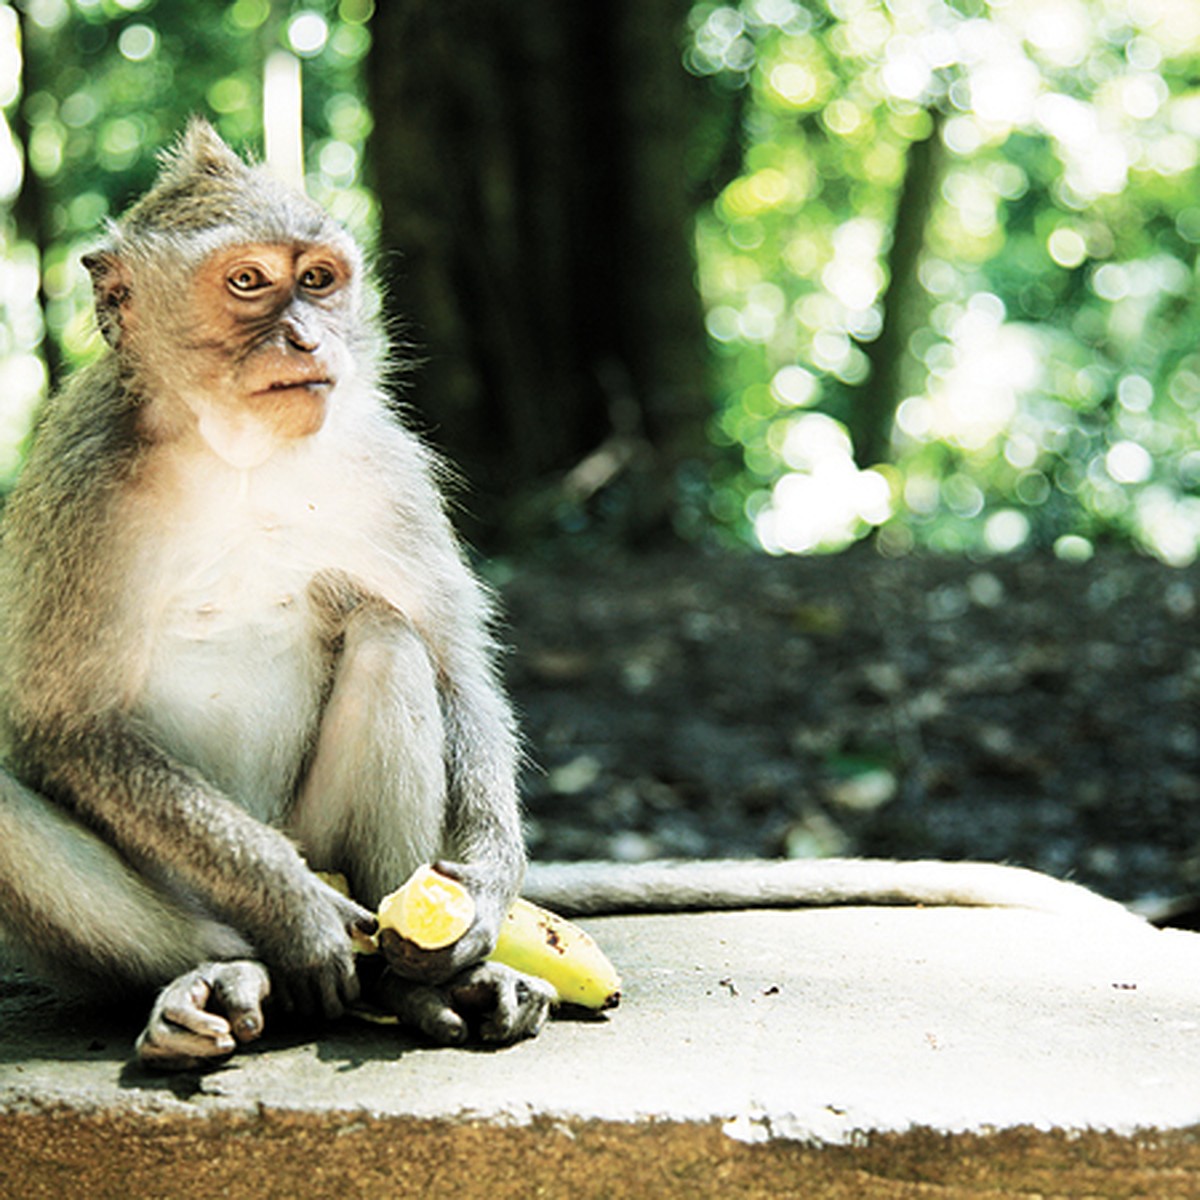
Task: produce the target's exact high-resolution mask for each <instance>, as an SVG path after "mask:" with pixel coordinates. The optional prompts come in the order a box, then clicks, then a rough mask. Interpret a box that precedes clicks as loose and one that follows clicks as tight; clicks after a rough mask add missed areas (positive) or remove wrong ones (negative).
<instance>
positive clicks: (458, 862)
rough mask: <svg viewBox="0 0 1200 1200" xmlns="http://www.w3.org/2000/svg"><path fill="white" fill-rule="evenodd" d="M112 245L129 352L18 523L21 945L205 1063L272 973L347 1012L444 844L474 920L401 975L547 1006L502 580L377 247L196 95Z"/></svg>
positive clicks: (106, 371) (516, 1011)
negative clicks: (442, 435)
mask: <svg viewBox="0 0 1200 1200" xmlns="http://www.w3.org/2000/svg"><path fill="white" fill-rule="evenodd" d="M84 262H85V265H86V267H87V269H88V270H89V272H90V273H91V277H92V281H93V286H94V291H95V301H96V313H97V318H98V322H99V326H100V330H101V332H102V333H103V336H104V338H105V340H106V341H107V343H108V346H107V348H106V350H105V352H104V354H103V356H102V357H101V358H100V359H99V360H98V361H97V362H95V363H94V364H93V365H91V366H89V367H87V368H85V369H84V370H82V371H80V372H79V373H78V374H77V375H76V376H75V377H74V378H73V379H72V380H71V381H70V383H69V384H68V386H67V387H66V388H65V390H64V391H63V392H62V393H61V394H59V395H57V396H56V397H54V398H53V399H52V400H51V401H50V402H49V403H48V404H47V406H46V408H45V410H44V411H43V413H42V414H41V416H40V420H39V424H38V428H37V432H36V436H35V441H34V446H33V449H32V452H31V454H30V457H29V460H28V463H27V465H26V467H25V469H24V471H23V473H22V476H21V479H20V481H19V482H18V484H17V487H16V489H15V491H14V492H13V494H12V496H11V497H10V499H9V501H8V504H7V506H6V509H5V512H4V517H3V534H2V536H3V542H2V552H0V652H2V654H3V660H2V661H3V668H2V677H0V731H2V733H0V736H2V739H3V757H4V761H5V763H6V764H7V771H4V772H2V773H0V928H2V929H3V931H4V935H5V940H6V942H7V943H8V944H10V945H11V946H13V947H15V948H16V949H17V951H18V952H19V953H22V954H23V956H24V957H26V958H27V959H29V960H31V961H32V963H33V965H34V966H35V967H41V968H43V969H45V970H46V971H49V972H52V973H54V974H56V975H58V976H59V977H62V978H65V979H66V980H67V981H68V983H70V984H73V985H76V986H79V987H84V988H89V989H99V990H105V989H107V990H108V991H110V992H112V991H115V992H117V993H119V994H128V993H130V992H136V991H139V990H148V991H153V990H155V989H160V990H159V994H158V999H157V1000H156V1001H155V1002H154V1005H153V1008H152V1011H151V1015H150V1019H149V1023H148V1025H147V1027H146V1029H145V1031H144V1032H143V1034H142V1035H141V1037H140V1039H139V1042H138V1053H139V1055H140V1057H141V1059H142V1060H143V1061H145V1062H147V1063H151V1064H161V1065H167V1066H180V1065H192V1064H196V1063H201V1062H204V1061H206V1060H209V1059H213V1058H220V1057H222V1056H224V1055H227V1054H228V1053H229V1052H230V1051H232V1050H233V1049H234V1048H235V1047H236V1045H237V1044H238V1043H240V1042H245V1041H248V1040H250V1039H252V1038H254V1037H256V1036H258V1034H259V1032H260V1031H261V1030H262V1028H263V1012H262V1005H263V1001H264V1000H265V999H266V998H267V996H268V994H269V995H270V997H271V999H272V1002H273V1003H274V1004H276V1005H278V1006H280V1007H281V1008H283V1009H285V1010H295V1011H296V1012H298V1013H300V1014H312V1015H316V1016H325V1017H334V1016H337V1015H338V1014H340V1013H341V1012H343V1010H345V1008H346V1007H347V1006H348V1005H350V1004H351V1003H353V1002H354V1001H355V1000H356V998H358V996H359V994H360V989H361V988H362V987H363V986H364V981H363V979H362V978H361V975H362V974H363V973H362V972H360V971H359V970H358V969H356V960H355V955H354V952H353V950H352V944H351V934H352V931H354V930H356V929H358V930H367V931H369V930H370V929H371V928H373V923H374V919H373V915H372V914H373V909H374V908H375V906H376V905H377V904H378V901H379V900H380V898H381V897H382V896H383V895H384V894H385V893H386V892H387V891H390V890H391V889H393V888H395V887H396V886H398V885H399V884H400V883H402V882H403V881H404V879H405V878H406V877H407V876H408V874H409V873H410V872H411V871H412V869H413V868H415V867H416V866H417V865H419V864H420V863H422V862H427V861H433V860H442V862H443V869H445V870H446V871H447V872H449V873H451V874H453V875H454V876H456V877H457V878H459V879H460V880H461V881H462V882H463V883H464V884H466V886H467V887H468V889H469V890H470V892H471V893H472V896H473V898H474V900H475V904H476V909H477V917H476V921H475V924H474V926H473V927H472V929H471V930H470V931H469V932H468V933H467V935H466V936H465V937H464V938H463V939H462V941H460V942H459V943H457V944H456V945H454V946H453V947H450V948H448V949H446V950H442V951H436V952H429V953H426V954H424V955H417V956H415V958H414V956H411V955H406V956H405V962H404V966H403V970H404V971H405V973H406V976H407V977H403V976H401V975H400V974H399V973H398V972H397V971H396V970H392V969H390V968H389V969H388V970H387V971H385V972H382V973H379V972H376V974H377V975H379V977H378V978H374V979H371V980H370V986H371V988H372V991H373V995H372V997H371V999H372V1000H373V1001H374V1002H375V1003H377V1004H384V1005H386V1006H388V1007H390V1008H392V1009H393V1010H395V1011H397V1012H399V1013H400V1014H401V1015H402V1016H403V1017H404V1018H405V1019H406V1020H407V1021H409V1022H410V1023H411V1024H413V1025H415V1026H416V1027H418V1028H419V1029H421V1030H423V1031H424V1032H425V1033H426V1034H428V1035H429V1036H431V1037H433V1038H434V1039H436V1040H438V1041H441V1042H457V1041H461V1040H462V1039H463V1038H464V1037H465V1036H466V1033H467V1028H468V1017H469V1018H470V1019H471V1020H472V1021H473V1022H474V1024H475V1026H477V1027H478V1029H479V1030H480V1032H481V1034H482V1036H483V1037H484V1038H485V1039H490V1040H495V1041H501V1042H503V1041H511V1040H513V1039H516V1038H520V1037H523V1036H526V1035H528V1034H531V1033H534V1032H536V1031H537V1029H538V1028H539V1027H540V1025H541V1023H542V1022H543V1020H544V1019H545V1016H546V1013H547V1010H548V1006H549V1002H550V998H551V996H552V994H553V993H552V992H551V990H550V989H549V988H548V987H547V986H546V985H544V984H542V983H541V981H539V980H533V979H529V978H526V977H524V976H521V975H518V974H517V973H516V972H513V971H511V970H509V969H507V968H500V967H498V966H496V965H495V964H490V963H483V962H482V960H483V959H484V958H485V957H486V955H487V954H488V953H489V951H490V950H491V948H492V946H493V944H494V942H495V939H496V936H497V933H498V929H499V923H500V921H501V920H502V918H503V915H504V913H505V912H506V911H507V908H508V906H509V904H510V902H511V900H512V899H513V897H514V895H515V894H516V892H517V890H518V888H519V886H520V883H521V879H522V872H523V867H524V857H523V849H522V840H521V831H520V820H519V814H518V806H517V795H516V787H515V776H516V768H517V757H518V750H517V742H516V738H515V735H514V727H513V720H512V717H511V715H510V710H509V706H508V704H507V702H506V700H505V698H504V696H503V694H502V692H501V689H500V687H499V685H498V683H497V678H496V672H495V668H494V662H493V658H494V655H493V646H492V642H491V638H490V636H489V633H488V623H489V606H488V600H487V598H486V596H485V594H484V592H483V590H482V589H481V587H480V585H479V584H478V583H477V582H476V580H475V578H474V577H473V576H472V574H471V572H470V571H469V570H468V568H467V566H466V565H465V563H464V559H463V557H462V555H461V554H460V552H459V549H458V546H457V544H456V542H455V539H454V537H453V535H452V533H451V530H450V526H449V523H448V521H447V518H446V516H445V514H444V511H443V505H442V502H441V499H440V497H439V492H438V489H437V486H436V474H437V472H436V468H435V465H434V463H433V462H432V461H431V459H430V456H429V455H428V454H427V453H426V451H425V450H424V449H423V447H422V446H421V445H420V444H419V443H418V441H417V440H416V439H415V438H414V437H413V436H412V435H411V434H410V433H409V432H407V431H406V430H405V429H404V428H403V427H402V425H401V424H400V423H399V422H398V421H397V420H396V419H395V417H394V416H393V414H392V413H391V412H390V411H389V408H388V405H387V403H386V402H385V400H384V394H383V390H382V377H383V373H384V371H385V370H386V367H387V363H386V358H385V347H384V345H383V337H382V335H381V333H380V321H379V318H378V316H377V315H376V311H375V303H376V302H375V299H374V296H373V294H372V289H371V285H370V283H369V281H368V280H367V279H366V278H365V276H364V270H363V264H362V260H361V255H360V253H359V251H358V249H357V248H356V246H355V245H354V243H353V242H352V240H351V239H350V238H349V237H348V236H347V235H346V234H345V233H344V232H343V231H342V229H341V228H340V227H338V226H337V225H336V224H335V223H334V222H333V221H332V220H331V219H330V218H329V217H328V216H327V215H326V214H325V213H324V212H323V211H322V209H321V208H320V207H318V206H317V205H316V204H314V203H312V202H311V201H309V200H308V199H306V198H305V197H304V196H302V195H301V194H299V193H297V192H295V191H293V190H291V189H289V188H287V187H285V186H283V185H282V184H280V183H278V182H276V181H275V180H274V179H273V178H272V177H271V176H270V175H269V174H268V173H267V172H266V171H265V170H264V169H263V168H261V167H256V166H248V165H247V164H246V163H244V162H243V161H242V160H241V159H240V158H239V157H238V156H236V155H235V154H234V153H233V152H232V151H231V150H229V149H228V147H227V146H226V145H225V144H224V143H223V142H222V141H221V140H220V138H219V137H218V136H217V135H216V133H215V132H214V131H213V130H212V128H211V127H210V126H209V125H207V124H205V123H203V122H200V121H196V122H194V123H193V124H192V125H191V126H190V127H189V129H188V131H187V133H186V134H185V136H184V137H183V138H182V140H181V141H180V143H179V144H178V145H177V146H176V147H175V149H174V150H173V151H171V152H170V153H169V154H167V155H166V156H165V158H164V161H163V166H162V170H161V174H160V176H159V178H158V180H157V182H156V183H155V184H154V186H153V187H152V188H151V190H150V191H149V192H148V193H147V194H146V195H145V196H144V197H143V198H142V199H141V200H140V201H139V202H137V203H136V204H135V205H134V206H133V207H132V208H131V209H130V210H129V211H128V212H127V213H126V214H125V215H124V216H123V217H122V218H121V219H120V220H119V221H117V222H116V223H115V224H113V225H112V226H111V228H110V230H109V239H108V242H107V244H106V245H105V246H104V247H103V248H101V249H98V250H97V251H95V252H94V253H92V254H89V255H88V256H87V257H86V258H85V260H84ZM317 871H339V872H341V873H343V874H344V875H345V876H346V877H347V879H348V880H349V883H350V887H351V893H352V895H353V896H354V897H355V899H354V900H353V901H352V900H348V899H346V898H345V897H343V896H342V895H340V894H339V893H338V892H337V891H335V890H334V889H332V888H331V887H329V886H327V885H326V884H325V883H324V882H322V881H321V880H320V879H319V878H318V877H317V875H316V874H315V873H314V872H317ZM462 997H466V998H467V999H466V1000H465V1001H464V1000H462V999H461V998H462ZM468 1006H469V1007H471V1008H472V1009H474V1008H475V1007H478V1006H482V1008H483V1012H482V1013H481V1014H480V1013H475V1012H470V1013H467V1012H465V1011H463V1010H464V1008H466V1007H468Z"/></svg>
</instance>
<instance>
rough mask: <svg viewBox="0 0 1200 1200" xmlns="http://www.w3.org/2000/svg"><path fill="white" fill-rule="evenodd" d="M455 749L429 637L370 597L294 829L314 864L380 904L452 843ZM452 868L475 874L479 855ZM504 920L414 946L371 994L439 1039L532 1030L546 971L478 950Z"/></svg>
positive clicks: (360, 612) (487, 945) (544, 996)
mask: <svg viewBox="0 0 1200 1200" xmlns="http://www.w3.org/2000/svg"><path fill="white" fill-rule="evenodd" d="M448 758H453V755H452V754H450V753H448V747H447V745H446V732H445V721H444V718H443V706H442V700H441V697H440V696H439V694H438V688H437V677H436V674H435V671H434V668H433V664H432V662H431V661H430V658H429V654H428V653H427V651H426V648H425V645H424V643H423V641H422V640H421V638H420V637H419V636H418V634H417V632H416V631H415V630H414V629H413V628H412V626H411V625H409V624H408V623H407V622H406V621H404V620H403V619H402V618H401V617H400V616H399V615H398V614H396V613H394V612H393V611H391V610H390V609H386V608H384V607H383V606H381V605H372V604H369V603H368V604H365V605H363V606H362V607H361V608H359V609H357V610H356V611H355V612H354V613H353V614H352V615H351V617H350V619H349V621H348V623H347V627H346V630H345V636H344V649H343V652H342V656H341V659H340V661H339V664H338V667H337V672H336V676H335V679H334V686H333V690H332V692H331V694H330V697H329V700H328V703H327V705H326V709H325V713H324V716H323V719H322V722H321V730H320V735H319V738H318V742H317V749H316V754H315V756H314V758H313V762H312V765H311V767H310V769H309V772H308V775H307V777H306V778H305V781H304V785H303V787H302V789H301V792H300V796H299V798H298V801H297V804H296V806H295V809H294V810H293V814H292V817H291V820H290V821H289V832H290V833H291V834H292V836H294V837H295V838H296V839H297V841H298V842H299V843H300V845H301V846H302V848H303V849H304V851H305V853H306V855H307V857H308V859H309V861H310V863H311V864H312V865H313V866H314V867H315V868H318V869H333V870H340V871H342V872H344V873H345V874H346V876H347V878H348V879H349V880H350V884H351V888H352V890H353V892H354V894H355V897H356V898H357V899H359V900H360V901H362V902H364V903H366V904H367V905H369V906H372V907H375V906H377V905H378V903H379V900H380V899H381V898H382V897H383V896H384V895H385V894H386V893H387V892H389V891H391V890H393V889H394V888H396V887H398V886H399V885H400V884H401V883H403V882H404V880H405V879H406V878H407V877H408V876H409V875H410V874H411V873H412V870H413V869H414V868H415V867H416V866H418V865H419V864H421V863H423V862H429V861H430V860H432V859H434V858H435V857H436V856H437V855H438V854H439V852H441V850H442V848H443V837H444V830H445V827H446V824H447V807H448V800H447V779H446V763H447V759H448ZM502 799H503V797H502ZM453 869H454V870H455V871H456V873H459V872H461V874H462V875H463V877H464V879H465V880H466V881H468V883H469V880H470V876H471V872H472V867H471V864H465V865H461V866H459V865H455V866H454V868H453ZM501 915H502V914H501ZM497 920H498V918H497ZM497 928H498V924H497V921H496V920H491V919H489V920H488V921H487V923H486V924H484V925H480V924H478V923H477V926H476V927H473V928H472V929H471V930H470V931H469V932H468V934H467V935H466V936H465V937H464V938H463V939H462V940H461V941H459V942H458V943H456V944H455V945H454V946H453V947H449V948H447V949H446V950H441V951H433V952H422V954H421V961H420V962H419V963H414V962H413V961H412V960H411V959H409V958H406V960H405V962H404V963H403V964H402V967H401V970H402V972H403V975H405V976H415V978H414V977H408V978H402V977H401V974H398V973H396V972H395V971H392V970H389V971H387V972H385V973H384V975H383V976H382V978H381V979H379V980H378V981H374V982H373V983H372V982H371V981H368V988H369V990H370V991H371V992H372V993H373V994H372V996H371V998H372V999H373V1000H374V1001H375V1002H377V1003H379V1004H381V1005H383V1006H385V1007H387V1008H388V1009H390V1010H392V1011H395V1012H396V1013H397V1014H398V1015H399V1016H400V1017H401V1018H402V1019H403V1020H404V1021H405V1022H406V1023H407V1024H411V1025H414V1026H415V1027H417V1028H419V1029H421V1030H422V1031H423V1032H425V1033H426V1034H427V1035H428V1036H430V1037H432V1038H433V1039H434V1040H436V1041H439V1042H442V1043H449V1044H453V1043H456V1042H459V1041H462V1040H463V1039H464V1038H465V1037H466V1036H467V1033H468V1029H469V1028H470V1029H473V1030H475V1031H477V1032H478V1034H479V1036H480V1037H482V1038H483V1039H485V1040H488V1041H495V1042H511V1041H516V1040H517V1039H519V1038H522V1037H528V1036H531V1035H532V1034H534V1033H536V1032H537V1031H538V1030H539V1029H540V1028H541V1027H542V1025H543V1024H544V1022H545V1019H546V1016H547V1013H548V1012H549V1008H550V1002H551V1000H552V998H553V997H552V995H551V994H550V993H548V991H547V989H546V987H545V986H544V985H543V984H542V983H541V981H540V980H532V979H529V978H528V977H526V976H523V975H520V974H518V973H517V972H514V971H511V970H509V969H508V968H498V967H497V965H496V964H494V963H481V962H480V961H479V960H480V959H482V958H484V957H485V956H486V955H487V954H488V953H490V951H491V949H492V946H493V945H494V944H495V931H496V929H497ZM397 965H400V964H397Z"/></svg>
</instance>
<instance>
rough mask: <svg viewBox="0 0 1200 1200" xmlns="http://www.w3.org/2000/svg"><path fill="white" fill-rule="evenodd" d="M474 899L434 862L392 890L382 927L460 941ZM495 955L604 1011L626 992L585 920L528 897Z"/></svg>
mask: <svg viewBox="0 0 1200 1200" xmlns="http://www.w3.org/2000/svg"><path fill="white" fill-rule="evenodd" d="M474 910H475V906H474V902H473V901H472V899H471V895H470V893H469V892H468V891H467V889H466V888H465V887H464V886H463V885H462V884H461V883H459V882H458V880H456V879H450V878H448V877H447V876H445V875H442V874H440V873H439V872H437V871H435V870H434V869H433V868H432V867H430V866H423V867H418V868H417V870H416V871H415V872H414V873H413V874H412V876H411V877H410V878H409V879H408V881H407V882H406V883H405V884H404V885H403V886H401V887H400V888H397V890H396V891H394V892H392V893H391V895H389V896H385V897H384V899H383V901H382V902H381V903H380V906H379V927H380V928H381V929H394V930H395V931H396V932H397V933H399V934H400V936H401V937H405V938H408V939H409V940H410V941H412V942H415V943H416V944H417V945H418V946H420V947H422V948H423V949H425V950H436V949H440V948H442V947H444V946H449V945H452V944H453V943H454V942H456V941H457V940H458V939H459V938H460V937H462V935H463V934H464V933H466V931H467V930H468V929H469V928H470V926H471V922H472V920H474ZM490 958H491V961H493V962H499V963H504V964H505V965H506V966H509V967H512V968H513V969H514V970H516V971H522V972H524V973H525V974H526V975H536V976H538V977H539V978H541V979H544V980H545V981H546V982H547V983H549V984H550V985H551V986H552V987H553V988H554V990H555V991H556V992H557V993H558V999H559V1003H561V1004H574V1005H578V1006H579V1007H581V1008H591V1009H596V1010H602V1009H607V1008H615V1007H616V1005H617V1003H618V1002H619V1000H620V998H621V977H620V976H619V975H618V974H617V971H616V968H615V967H613V965H612V963H611V962H609V960H608V958H607V956H606V955H605V953H604V951H603V950H601V949H600V947H599V946H598V945H596V942H595V940H594V939H593V938H592V937H591V936H590V935H589V934H587V933H585V932H584V931H583V930H582V929H580V928H579V926H578V925H575V924H573V923H572V922H571V921H568V920H566V918H564V917H560V916H558V915H557V914H556V913H552V912H549V911H548V910H547V909H544V908H541V907H539V906H538V905H536V904H533V903H531V902H530V901H528V900H522V899H517V900H516V901H514V902H513V905H512V908H510V909H509V911H508V915H507V916H506V917H505V919H504V923H503V924H502V925H501V927H500V937H499V940H498V941H497V943H496V949H495V950H494V951H493V952H492V953H491V955H490Z"/></svg>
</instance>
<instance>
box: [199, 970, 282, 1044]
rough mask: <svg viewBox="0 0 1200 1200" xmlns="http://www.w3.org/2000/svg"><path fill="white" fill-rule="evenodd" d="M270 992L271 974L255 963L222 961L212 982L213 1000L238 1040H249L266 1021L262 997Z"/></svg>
mask: <svg viewBox="0 0 1200 1200" xmlns="http://www.w3.org/2000/svg"><path fill="white" fill-rule="evenodd" d="M270 994H271V978H270V976H269V975H268V974H267V972H266V971H265V970H264V969H263V968H262V967H261V965H260V964H258V963H237V964H224V969H222V970H219V971H218V972H217V973H216V974H215V977H214V978H213V983H212V1003H213V1004H215V1005H216V1006H217V1007H218V1008H219V1009H220V1011H221V1012H222V1013H224V1015H225V1019H226V1020H227V1021H228V1022H229V1027H230V1029H231V1030H232V1031H233V1036H234V1037H236V1038H237V1040H238V1041H239V1042H251V1041H253V1040H254V1039H255V1038H256V1037H258V1036H259V1035H260V1034H261V1033H262V1031H263V1026H264V1024H265V1022H264V1020H263V1011H262V1006H263V1001H264V1000H266V999H267V997H268V996H269V995H270Z"/></svg>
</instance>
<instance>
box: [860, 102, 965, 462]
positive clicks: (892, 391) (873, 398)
mask: <svg viewBox="0 0 1200 1200" xmlns="http://www.w3.org/2000/svg"><path fill="white" fill-rule="evenodd" d="M929 115H930V117H931V122H930V131H929V133H928V135H927V136H926V137H924V138H922V139H920V140H919V141H915V142H913V143H912V144H911V145H910V146H909V148H908V162H907V163H906V165H905V169H904V182H903V183H902V184H901V186H900V196H899V198H898V200H897V202H896V218H895V220H894V221H893V223H892V244H891V248H890V249H889V251H888V255H887V264H886V265H887V276H888V281H887V285H886V286H885V288H884V290H883V295H882V296H881V297H880V302H881V305H882V307H883V328H882V329H881V330H880V331H879V336H878V337H877V338H876V339H875V340H874V341H873V342H868V343H867V344H866V345H865V346H864V347H863V352H864V353H865V354H866V356H867V361H868V362H869V363H870V365H871V370H870V374H869V375H868V376H867V379H866V381H865V382H864V383H863V385H862V386H861V387H860V388H859V389H858V390H857V391H856V392H855V393H854V395H853V396H852V398H851V401H850V411H849V415H848V419H847V425H848V427H849V430H850V437H851V438H852V440H853V442H854V457H855V461H856V462H857V463H858V465H859V466H860V467H869V466H871V465H873V464H874V463H879V462H885V461H886V460H887V458H888V456H889V453H890V446H891V437H892V426H893V424H894V422H895V418H896V409H897V407H898V406H899V404H900V401H901V400H902V399H903V396H902V395H901V391H902V388H903V382H904V380H903V371H904V359H905V355H906V353H907V350H908V339H909V337H910V336H911V335H912V332H913V330H914V329H915V328H916V327H917V325H918V324H919V314H918V313H917V312H916V311H915V309H916V307H917V306H918V305H919V304H920V302H921V298H922V295H923V292H922V290H921V283H920V280H919V279H918V277H917V269H918V267H919V266H920V261H921V250H922V248H923V247H924V245H925V227H926V225H927V224H928V223H929V216H930V213H931V212H932V211H933V202H934V200H935V199H936V197H937V193H938V185H939V183H940V182H941V156H940V154H939V147H940V146H941V129H942V121H941V115H940V113H938V111H937V110H936V109H931V110H930V114H929Z"/></svg>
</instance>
